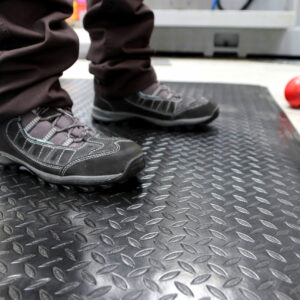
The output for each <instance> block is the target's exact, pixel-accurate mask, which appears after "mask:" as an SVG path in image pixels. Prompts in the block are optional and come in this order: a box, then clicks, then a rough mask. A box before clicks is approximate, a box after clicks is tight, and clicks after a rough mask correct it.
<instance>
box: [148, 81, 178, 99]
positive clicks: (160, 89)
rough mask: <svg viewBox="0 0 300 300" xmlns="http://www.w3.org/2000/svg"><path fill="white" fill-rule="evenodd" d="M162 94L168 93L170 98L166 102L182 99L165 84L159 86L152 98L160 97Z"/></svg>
mask: <svg viewBox="0 0 300 300" xmlns="http://www.w3.org/2000/svg"><path fill="white" fill-rule="evenodd" d="M162 92H167V94H168V96H167V98H166V100H171V99H174V100H178V99H180V98H181V96H180V95H178V94H175V93H174V92H172V91H171V89H170V88H169V87H168V86H166V85H164V84H159V86H158V87H157V89H156V90H155V91H154V92H153V94H152V96H158V95H160V94H161V93H162Z"/></svg>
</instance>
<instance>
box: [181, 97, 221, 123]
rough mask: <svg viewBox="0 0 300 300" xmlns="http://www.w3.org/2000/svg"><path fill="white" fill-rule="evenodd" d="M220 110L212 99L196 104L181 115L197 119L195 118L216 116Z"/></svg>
mask: <svg viewBox="0 0 300 300" xmlns="http://www.w3.org/2000/svg"><path fill="white" fill-rule="evenodd" d="M217 111H218V106H217V105H216V104H215V103H214V102H212V101H208V100H207V101H206V102H205V103H203V104H201V105H198V106H197V105H196V106H195V107H193V108H191V109H188V110H185V111H184V112H182V113H181V114H180V115H179V118H182V119H195V118H205V117H207V118H208V119H209V118H211V117H212V116H214V114H215V113H216V112H217Z"/></svg>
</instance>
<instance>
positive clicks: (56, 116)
mask: <svg viewBox="0 0 300 300" xmlns="http://www.w3.org/2000/svg"><path fill="white" fill-rule="evenodd" d="M51 110H53V113H51V112H50V108H49V107H40V108H38V109H36V110H35V111H33V112H34V113H35V114H36V115H37V116H38V117H39V119H40V121H48V122H50V123H51V125H52V128H55V130H56V133H61V132H66V133H67V137H68V138H71V135H72V133H73V130H74V129H75V128H77V129H79V130H80V131H81V133H82V134H81V135H80V136H76V142H81V141H84V140H85V137H86V136H87V134H88V132H90V133H91V132H93V131H92V129H91V128H89V127H88V126H87V125H85V124H82V123H81V122H80V121H79V119H78V118H76V117H74V116H73V114H72V112H71V111H69V110H67V109H62V108H51ZM47 112H48V113H49V112H50V113H49V114H48V115H47V116H43V114H45V113H47ZM63 116H68V117H71V118H72V120H73V123H72V124H70V125H68V126H65V127H62V128H58V127H56V125H57V122H58V121H59V120H60V118H61V117H63Z"/></svg>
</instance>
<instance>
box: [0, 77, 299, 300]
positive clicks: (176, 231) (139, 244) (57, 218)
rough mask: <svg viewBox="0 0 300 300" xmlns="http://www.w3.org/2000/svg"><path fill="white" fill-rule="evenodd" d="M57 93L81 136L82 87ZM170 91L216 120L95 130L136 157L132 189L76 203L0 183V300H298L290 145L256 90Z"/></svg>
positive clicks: (85, 196) (291, 136)
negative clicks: (130, 144) (135, 151)
mask: <svg viewBox="0 0 300 300" xmlns="http://www.w3.org/2000/svg"><path fill="white" fill-rule="evenodd" d="M63 85H64V87H65V88H66V89H68V90H69V91H70V93H71V94H72V96H73V97H74V99H75V107H74V110H75V112H76V114H77V115H78V116H79V117H81V118H82V119H85V120H88V121H89V122H90V110H91V101H92V97H93V96H92V82H91V81H88V80H86V81H84V80H82V81H64V82H63ZM172 86H173V87H175V88H176V89H178V90H183V91H184V92H185V93H190V94H196V93H199V92H201V93H203V94H204V95H206V96H209V97H213V98H215V99H220V101H219V102H220V103H219V104H220V107H221V111H222V113H221V116H220V117H219V119H218V120H217V121H216V122H215V123H213V125H212V126H210V127H206V128H202V129H199V128H198V129H197V128H188V129H161V128H157V127H153V126H151V125H147V124H145V123H137V122H136V121H130V122H127V123H122V124H121V126H120V125H119V126H115V125H110V126H106V128H104V130H106V129H107V128H108V129H109V130H112V131H114V132H117V133H118V134H121V135H123V136H126V137H129V138H132V139H134V140H136V141H137V142H139V143H140V144H141V145H142V147H143V150H144V151H145V153H146V155H147V167H146V169H145V170H144V171H143V172H142V173H141V174H140V175H139V178H138V180H136V181H134V180H133V181H132V182H129V183H127V184H126V185H123V186H114V187H112V188H109V187H108V188H104V189H101V190H95V191H94V192H92V193H84V192H81V191H79V190H77V189H75V188H70V187H57V186H53V185H48V184H45V183H43V182H41V181H40V180H38V179H37V178H36V177H34V176H32V175H30V174H28V173H27V172H24V171H19V170H16V169H0V299H1V300H2V299H12V300H21V299H30V300H35V299H38V300H51V299H58V300H60V299H64V300H65V299H68V300H80V299H82V300H90V299H123V300H133V299H143V300H145V299H151V300H152V299H160V300H173V299H202V300H204V299H221V300H225V299H248V300H254V299H255V300H257V299H262V300H264V299H268V300H272V299H276V300H290V299H293V300H295V299H300V284H299V283H300V279H299V278H300V271H299V270H300V268H299V266H300V218H299V217H300V201H299V200H300V185H299V183H300V162H299V150H300V147H299V145H300V144H299V136H298V135H297V134H296V132H295V131H294V129H293V128H292V126H291V124H290V122H289V121H288V120H287V118H286V116H285V115H284V114H283V113H282V112H281V111H280V110H279V108H278V107H277V106H276V104H275V103H274V101H273V100H272V98H271V96H270V95H269V93H268V91H267V90H266V89H265V88H262V87H256V86H238V85H214V84H175V83H173V84H172ZM94 126H96V127H98V125H97V124H94Z"/></svg>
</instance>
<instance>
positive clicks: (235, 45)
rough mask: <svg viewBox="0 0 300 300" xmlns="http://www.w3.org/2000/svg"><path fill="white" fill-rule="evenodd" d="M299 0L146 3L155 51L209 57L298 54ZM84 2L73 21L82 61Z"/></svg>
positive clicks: (78, 1) (76, 5)
mask: <svg viewBox="0 0 300 300" xmlns="http://www.w3.org/2000/svg"><path fill="white" fill-rule="evenodd" d="M299 2H300V0H276V1H274V0H264V1H262V0H235V1H232V0H201V1H199V0H164V1H161V0H145V3H146V4H147V5H148V6H149V7H151V8H152V9H153V10H154V13H155V30H154V34H153V36H152V42H151V43H152V46H153V47H154V48H155V49H156V50H157V52H158V53H169V54H170V53H172V54H180V53H183V54H197V55H204V56H207V57H212V56H228V55H229V56H237V57H247V56H286V57H299V56H300V5H299ZM85 12H86V0H76V1H74V15H73V17H72V18H71V23H72V24H73V25H74V26H75V27H77V29H76V31H77V33H78V35H79V38H80V57H81V58H84V57H85V56H86V54H87V51H88V48H89V44H90V40H89V36H88V34H87V32H85V31H84V30H83V29H82V28H81V27H82V19H83V16H84V14H85Z"/></svg>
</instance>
